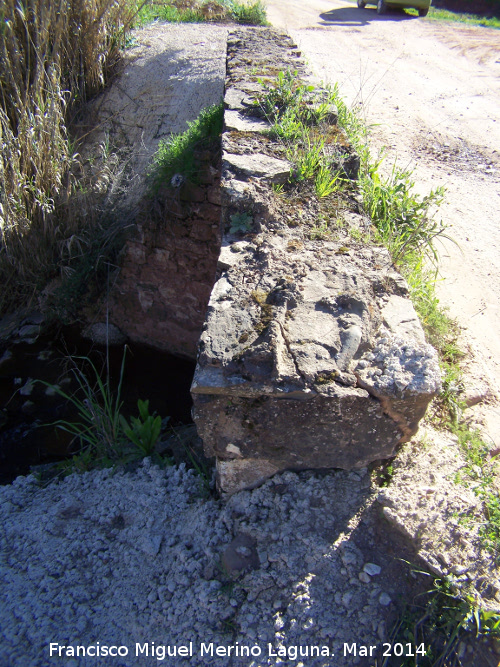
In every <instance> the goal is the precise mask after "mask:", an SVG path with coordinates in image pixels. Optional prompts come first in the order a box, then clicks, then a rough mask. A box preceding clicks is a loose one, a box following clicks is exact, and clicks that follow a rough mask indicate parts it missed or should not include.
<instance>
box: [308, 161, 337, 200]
mask: <svg viewBox="0 0 500 667" xmlns="http://www.w3.org/2000/svg"><path fill="white" fill-rule="evenodd" d="M340 174H341V172H340V171H337V172H335V174H333V175H332V172H331V171H330V169H329V168H328V167H325V166H321V167H320V168H319V170H318V173H317V174H316V179H315V181H314V188H315V190H316V194H317V196H318V197H320V198H321V197H329V196H330V195H331V194H333V193H334V192H336V191H337V190H339V189H340V187H341V185H342V179H341V178H340Z"/></svg>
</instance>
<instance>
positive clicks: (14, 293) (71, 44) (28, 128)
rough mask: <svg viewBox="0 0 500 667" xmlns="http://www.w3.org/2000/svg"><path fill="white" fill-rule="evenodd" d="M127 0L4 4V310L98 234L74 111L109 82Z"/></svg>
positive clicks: (0, 165)
mask: <svg viewBox="0 0 500 667" xmlns="http://www.w3.org/2000/svg"><path fill="white" fill-rule="evenodd" d="M134 12H135V7H134V9H132V3H130V1H129V0H52V1H51V2H47V1H46V0H3V3H2V5H1V6H0V148H1V150H0V285H2V286H3V289H2V290H0V312H1V310H2V309H5V308H6V307H12V306H13V305H16V302H17V301H19V300H21V299H26V298H27V297H28V296H29V294H30V293H33V292H34V291H35V290H36V288H37V287H39V286H41V285H42V284H43V283H44V282H45V281H46V280H47V279H48V278H49V277H50V276H51V275H54V272H55V271H56V270H57V268H58V267H59V268H60V267H61V265H62V262H63V258H66V259H67V258H68V256H71V253H72V252H73V248H74V249H77V250H78V248H80V250H78V251H79V252H81V247H82V241H83V240H84V239H85V236H86V235H87V236H88V235H89V233H91V230H90V229H88V228H87V229H85V226H86V225H87V223H88V221H86V220H85V216H84V215H82V213H81V207H80V206H76V207H75V206H74V205H73V206H72V205H71V201H72V199H73V197H74V195H75V192H76V191H77V188H76V185H77V183H76V173H77V172H76V171H75V169H74V167H75V162H76V156H74V155H73V150H72V148H71V143H70V141H69V135H68V129H67V123H68V118H69V115H70V113H73V112H74V111H75V109H76V108H77V107H78V106H80V105H81V104H82V103H84V102H85V101H86V100H87V99H88V98H89V97H91V96H92V95H94V94H95V93H96V92H97V91H98V90H99V89H101V88H102V87H103V86H104V85H105V84H106V82H107V80H108V78H109V76H110V74H111V72H112V71H113V68H114V66H115V65H116V63H117V62H118V60H119V58H120V47H121V46H122V43H123V40H124V37H125V33H126V31H127V30H128V28H129V26H130V24H131V22H132V20H133V17H134Z"/></svg>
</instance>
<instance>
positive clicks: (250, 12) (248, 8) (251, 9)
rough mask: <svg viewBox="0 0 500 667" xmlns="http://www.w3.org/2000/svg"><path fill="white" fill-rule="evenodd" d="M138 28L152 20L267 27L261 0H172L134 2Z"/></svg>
mask: <svg viewBox="0 0 500 667" xmlns="http://www.w3.org/2000/svg"><path fill="white" fill-rule="evenodd" d="M135 6H136V9H137V14H136V17H135V26H143V25H147V24H148V23H152V22H153V21H166V22H168V23H203V22H228V21H234V22H236V23H242V24H247V25H268V23H267V18H266V9H265V6H264V4H263V3H262V2H261V0H254V1H253V2H252V1H250V2H238V0H170V1H169V2H154V1H150V2H145V3H144V2H141V1H140V0H137V1H136V3H135Z"/></svg>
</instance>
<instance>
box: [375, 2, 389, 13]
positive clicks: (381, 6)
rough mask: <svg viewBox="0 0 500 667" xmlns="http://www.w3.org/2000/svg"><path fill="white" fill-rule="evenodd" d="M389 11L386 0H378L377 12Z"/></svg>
mask: <svg viewBox="0 0 500 667" xmlns="http://www.w3.org/2000/svg"><path fill="white" fill-rule="evenodd" d="M386 11H387V5H386V4H385V1H384V0H378V2H377V14H385V13H386Z"/></svg>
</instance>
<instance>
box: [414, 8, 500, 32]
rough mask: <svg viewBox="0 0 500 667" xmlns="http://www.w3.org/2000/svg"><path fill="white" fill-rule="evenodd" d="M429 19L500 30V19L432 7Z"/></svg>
mask: <svg viewBox="0 0 500 667" xmlns="http://www.w3.org/2000/svg"><path fill="white" fill-rule="evenodd" d="M407 11H408V13H411V14H413V13H414V12H415V13H416V10H407ZM427 18H429V19H432V20H434V21H451V22H453V23H461V24H463V25H477V26H482V27H484V28H497V29H499V28H500V19H499V18H497V17H495V16H492V17H486V16H479V15H477V14H466V13H461V12H450V11H449V10H447V9H438V8H437V7H431V8H430V10H429V14H428V15H427Z"/></svg>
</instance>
